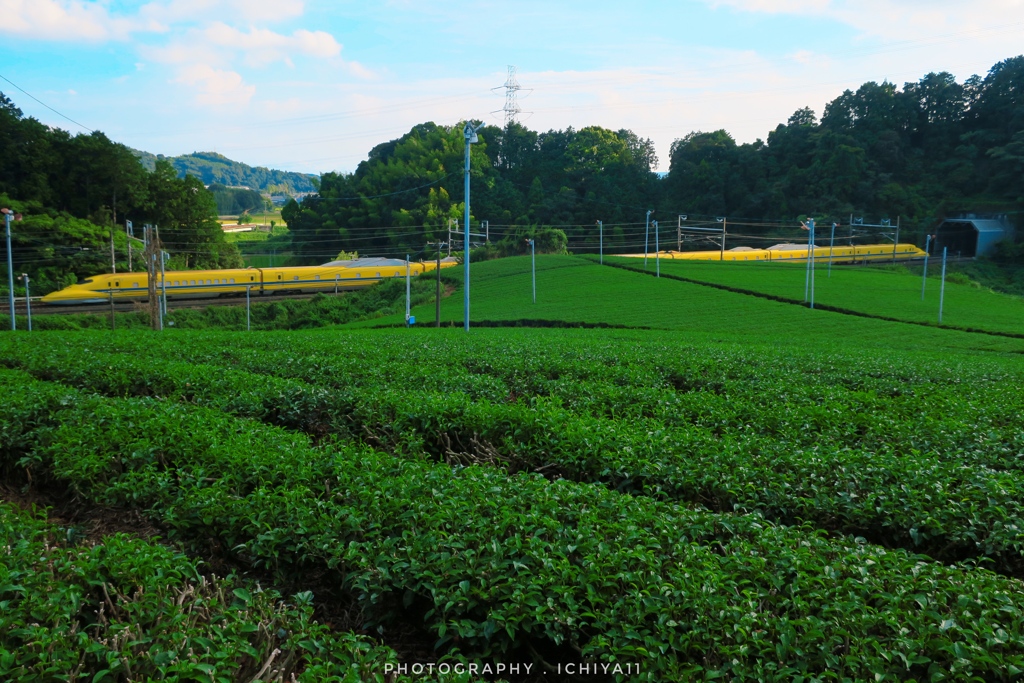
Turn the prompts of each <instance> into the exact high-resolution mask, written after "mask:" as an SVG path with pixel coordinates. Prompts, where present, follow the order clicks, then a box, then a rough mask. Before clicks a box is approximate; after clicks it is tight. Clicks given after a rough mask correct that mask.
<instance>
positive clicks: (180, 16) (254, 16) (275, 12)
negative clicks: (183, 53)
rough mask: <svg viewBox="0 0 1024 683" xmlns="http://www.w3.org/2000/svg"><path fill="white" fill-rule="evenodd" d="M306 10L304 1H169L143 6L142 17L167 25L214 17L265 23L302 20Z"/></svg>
mask: <svg viewBox="0 0 1024 683" xmlns="http://www.w3.org/2000/svg"><path fill="white" fill-rule="evenodd" d="M304 10H305V3H304V2H303V0H169V1H168V2H151V3H149V4H147V5H144V6H143V7H142V8H141V9H140V10H139V16H142V17H146V18H149V19H152V20H154V21H159V22H163V23H168V24H178V23H199V22H200V21H201V20H203V19H204V18H208V17H211V16H222V17H230V18H232V19H233V20H240V21H244V22H263V21H281V20H283V19H292V18H294V17H299V16H302V13H303V11H304Z"/></svg>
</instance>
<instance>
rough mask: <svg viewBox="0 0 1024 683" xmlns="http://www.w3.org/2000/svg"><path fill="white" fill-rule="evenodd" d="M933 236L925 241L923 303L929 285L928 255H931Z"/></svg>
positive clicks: (922, 277)
mask: <svg viewBox="0 0 1024 683" xmlns="http://www.w3.org/2000/svg"><path fill="white" fill-rule="evenodd" d="M931 247H932V236H931V235H928V236H927V237H926V238H925V240H924V269H923V270H922V271H921V301H924V287H925V285H926V284H928V254H930V253H931V250H932V249H931Z"/></svg>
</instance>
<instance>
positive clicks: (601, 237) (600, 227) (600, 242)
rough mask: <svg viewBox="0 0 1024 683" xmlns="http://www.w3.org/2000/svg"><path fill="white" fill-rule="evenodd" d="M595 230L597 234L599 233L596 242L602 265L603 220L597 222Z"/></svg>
mask: <svg viewBox="0 0 1024 683" xmlns="http://www.w3.org/2000/svg"><path fill="white" fill-rule="evenodd" d="M597 230H598V234H599V237H598V240H599V242H598V244H599V249H600V252H599V253H600V259H601V264H602V265H604V222H603V221H598V222H597Z"/></svg>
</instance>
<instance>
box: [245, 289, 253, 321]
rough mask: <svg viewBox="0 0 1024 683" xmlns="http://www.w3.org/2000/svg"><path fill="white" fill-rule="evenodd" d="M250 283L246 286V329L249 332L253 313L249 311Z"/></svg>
mask: <svg viewBox="0 0 1024 683" xmlns="http://www.w3.org/2000/svg"><path fill="white" fill-rule="evenodd" d="M250 289H251V286H250V285H246V286H245V331H246V332H248V331H249V330H251V329H252V315H251V313H250V312H249V290H250Z"/></svg>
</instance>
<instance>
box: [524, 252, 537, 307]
mask: <svg viewBox="0 0 1024 683" xmlns="http://www.w3.org/2000/svg"><path fill="white" fill-rule="evenodd" d="M526 241H527V242H529V243H530V265H531V268H532V270H533V303H537V254H536V252H535V251H534V244H533V240H526Z"/></svg>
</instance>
